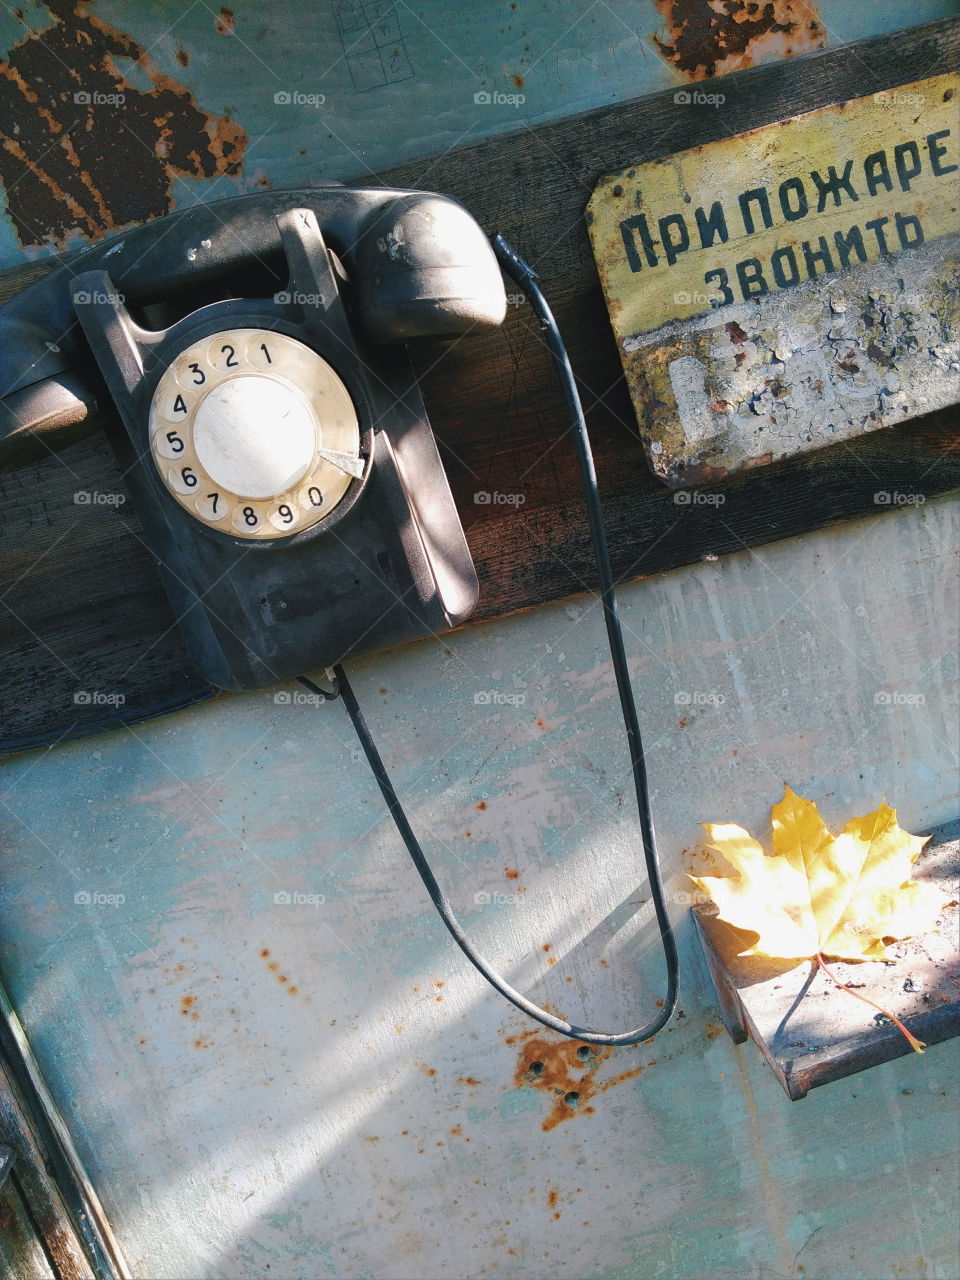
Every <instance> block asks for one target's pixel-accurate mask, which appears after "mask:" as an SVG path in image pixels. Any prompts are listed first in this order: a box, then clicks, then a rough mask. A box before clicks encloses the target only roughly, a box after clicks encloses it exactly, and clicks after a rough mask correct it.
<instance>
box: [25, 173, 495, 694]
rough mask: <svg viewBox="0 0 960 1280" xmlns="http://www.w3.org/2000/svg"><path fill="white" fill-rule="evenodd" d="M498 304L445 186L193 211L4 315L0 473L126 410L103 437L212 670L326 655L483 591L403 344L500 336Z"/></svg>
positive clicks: (426, 618) (338, 655)
mask: <svg viewBox="0 0 960 1280" xmlns="http://www.w3.org/2000/svg"><path fill="white" fill-rule="evenodd" d="M247 290H249V292H247ZM266 290H269V292H268V294H267V296H257V295H258V294H260V295H263V294H264V291H266ZM218 295H219V296H218ZM238 295H239V296H238ZM505 310H506V298H505V294H504V288H503V281H502V278H501V276H500V271H499V268H498V266H497V262H496V258H495V257H494V254H493V252H492V250H491V248H490V245H489V243H488V241H487V239H486V237H485V236H484V235H483V232H482V231H481V230H480V228H479V227H478V226H477V224H476V223H475V222H474V221H473V219H472V218H471V217H470V215H469V214H468V213H467V212H466V210H464V209H463V208H462V207H461V206H460V205H458V204H456V203H455V202H454V201H452V200H450V199H448V198H446V197H443V196H438V195H432V194H429V193H424V192H413V191H392V190H386V189H374V190H356V189H347V188H343V187H339V186H329V187H318V188H315V189H311V190H308V191H291V192H286V193H267V194H263V195H254V196H241V197H237V198H235V199H231V200H226V201H221V202H217V203H216V204H213V205H201V206H197V207H195V208H193V209H189V210H185V211H183V212H180V213H175V214H172V215H170V216H169V217H166V218H163V219H160V220H158V221H156V222H153V223H149V224H147V225H145V226H143V227H140V228H137V229H136V230H135V231H131V232H128V233H126V234H125V235H123V236H122V237H120V238H119V239H117V240H115V241H112V242H108V243H106V244H104V245H102V246H98V247H97V248H95V249H93V250H90V251H89V252H87V253H84V254H83V255H82V256H81V257H79V258H78V259H75V260H73V261H72V262H70V263H69V264H67V265H66V266H63V267H61V268H59V269H58V270H56V271H55V272H53V273H52V274H51V275H49V276H47V277H45V278H44V279H43V280H41V281H39V282H38V283H36V284H34V285H33V286H31V287H30V288H28V289H26V290H25V291H24V292H23V293H21V294H19V295H18V296H17V297H16V298H15V299H14V300H13V302H11V303H9V304H8V305H7V306H6V307H4V308H3V309H2V310H0V392H2V395H3V402H4V407H5V409H6V410H7V412H6V413H5V414H4V415H3V418H4V421H3V422H2V423H0V432H2V435H0V465H3V466H7V467H9V466H16V465H21V464H22V463H23V462H24V461H25V460H27V459H28V458H29V457H30V456H41V455H43V454H45V453H46V452H47V450H49V449H55V448H57V447H60V446H62V445H63V444H65V443H68V442H69V441H71V440H73V439H75V438H77V436H78V435H80V434H83V433H84V432H86V431H89V430H91V429H92V428H93V427H94V426H97V425H100V424H102V423H104V422H105V421H106V420H108V418H109V417H110V410H111V407H112V408H113V409H114V410H115V413H116V414H118V415H119V417H120V419H121V421H122V423H123V426H124V428H125V433H123V434H120V433H114V434H113V435H112V437H111V443H112V444H113V446H114V449H115V452H116V453H117V455H118V458H119V460H120V464H121V467H122V469H123V470H124V471H125V473H126V477H127V480H128V482H129V485H130V488H131V491H132V493H133V497H134V501H135V505H136V508H137V512H138V515H139V516H140V519H141V523H142V524H143V527H144V531H145V534H146V537H147V540H148V542H149V544H150V546H151V549H152V550H153V551H154V552H155V553H156V556H157V559H158V562H159V567H160V572H161V575H162V576H163V579H164V584H165V586H166V590H167V593H168V595H169V596H170V598H171V601H172V603H173V606H174V610H175V612H176V614H177V618H178V621H179V623H180V627H181V630H182V631H183V633H184V637H185V640H186V642H187V645H188V648H189V649H190V651H191V654H192V656H193V658H194V661H195V663H196V665H197V667H198V669H199V670H200V672H201V673H202V674H203V675H204V677H205V678H206V679H207V680H209V681H210V683H211V684H214V685H216V686H218V687H219V688H223V689H233V690H240V689H252V688H257V687H260V686H263V685H266V684H270V683H273V682H274V681H277V680H282V679H286V678H289V677H291V676H296V675H300V674H302V673H303V672H304V671H307V670H312V669H316V668H321V667H329V666H331V665H333V664H334V663H338V662H340V661H342V660H343V659H344V658H345V657H347V656H350V655H355V654H359V653H364V652H368V651H371V650H375V649H380V648H384V647H386V646H388V645H392V644H396V643H399V642H401V641H404V640H407V639H412V638H415V637H419V636H424V635H427V634H430V633H432V632H436V631H438V630H442V629H445V628H446V627H449V626H453V625H456V624H457V623H459V622H461V621H463V619H464V618H466V617H467V616H469V614H470V613H471V612H472V610H473V608H474V606H475V604H476V599H477V591H478V584H477V578H476V573H475V571H474V568H473V563H472V560H471V558H470V554H469V551H468V549H467V545H466V541H465V539H464V536H463V531H462V528H461V526H460V521H459V518H458V516H457V512H456V508H455V506H454V503H453V499H452V496H451V494H450V489H449V485H448V483H447V479H446V476H445V474H444V471H443V468H442V466H441V463H440V458H439V455H438V452H437V447H436V444H435V441H434V438H433V434H432V432H431V430H430V426H429V422H428V420H427V416H426V412H425V410H424V406H423V402H422V400H421V398H420V394H419V391H418V389H417V386H416V383H415V381H414V378H413V375H412V372H411V368H410V364H409V361H408V359H407V358H406V353H405V352H403V351H402V350H400V349H398V346H397V344H401V343H404V342H408V341H411V340H413V339H417V338H433V339H438V338H446V337H451V336H454V335H458V334H465V333H469V332H470V331H472V330H475V329H481V330H482V329H485V328H491V327H495V326H497V325H499V324H500V323H501V322H502V320H503V317H504V313H505ZM84 340H85V343H86V345H85V344H84ZM91 364H93V365H95V367H96V370H97V371H99V374H100V377H101V378H102V380H103V383H104V384H105V387H106V393H107V395H106V396H104V395H103V392H102V391H101V390H100V388H99V387H98V385H97V382H96V380H95V378H94V377H91V370H90V366H91Z"/></svg>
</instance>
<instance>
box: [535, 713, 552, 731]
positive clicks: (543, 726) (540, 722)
mask: <svg viewBox="0 0 960 1280" xmlns="http://www.w3.org/2000/svg"><path fill="white" fill-rule="evenodd" d="M537 728H538V729H544V730H546V731H547V732H549V730H550V726H549V725H548V724H547V722H546V720H544V718H543V717H542V716H540V717H539V719H538V720H537Z"/></svg>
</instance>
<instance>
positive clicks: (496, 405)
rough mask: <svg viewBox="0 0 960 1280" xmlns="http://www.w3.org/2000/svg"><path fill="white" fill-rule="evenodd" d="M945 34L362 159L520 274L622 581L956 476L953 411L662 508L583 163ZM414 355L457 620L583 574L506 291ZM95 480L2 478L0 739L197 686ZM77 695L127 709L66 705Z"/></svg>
mask: <svg viewBox="0 0 960 1280" xmlns="http://www.w3.org/2000/svg"><path fill="white" fill-rule="evenodd" d="M958 49H960V22H957V21H945V22H940V23H935V24H931V25H930V26H928V27H924V28H918V29H916V30H914V31H911V32H906V33H898V35H897V36H896V38H894V37H882V38H879V39H877V40H871V41H866V42H864V43H862V44H859V45H857V46H855V47H851V48H839V49H836V50H831V51H828V52H825V53H822V54H814V55H810V56H809V57H806V58H800V59H796V60H793V61H791V62H785V63H777V64H775V65H774V64H771V65H768V66H761V67H757V68H753V69H751V70H749V71H745V72H742V73H737V74H735V75H731V76H727V77H724V81H723V83H724V86H725V87H726V91H728V92H729V98H730V105H729V107H728V108H727V111H726V112H725V114H724V116H723V118H722V120H721V119H719V118H718V117H717V113H716V112H715V111H713V110H711V109H705V110H697V109H691V108H690V107H687V106H680V107H678V106H677V104H675V103H674V101H673V93H672V91H671V92H669V93H665V94H658V95H654V96H651V97H646V98H643V99H642V100H638V101H636V102H631V103H621V104H618V105H616V106H613V107H610V108H604V109H601V110H597V111H593V112H590V113H588V114H585V115H583V116H572V117H568V118H566V119H562V120H558V121H556V122H553V123H550V124H546V125H543V126H542V127H540V128H539V129H538V130H537V131H536V132H535V133H534V132H532V131H531V130H529V129H523V130H520V131H519V132H517V133H515V134H512V135H510V136H508V137H503V138H498V139H496V140H494V141H489V142H483V143H479V144H477V145H476V146H472V147H467V148H461V149H459V150H457V151H453V152H450V153H448V154H445V155H443V156H439V157H436V158H434V159H432V160H430V161H416V162H411V163H408V164H405V165H402V166H398V167H396V168H394V169H391V170H389V171H387V172H382V173H380V174H379V175H378V178H379V180H380V181H383V182H384V183H386V184H388V185H394V186H413V187H427V188H433V189H436V190H440V191H445V192H448V193H449V194H451V195H453V196H455V197H457V198H459V199H460V200H462V201H463V203H464V204H465V205H466V206H467V207H468V208H469V209H470V210H471V211H472V212H473V213H474V214H475V216H476V217H477V218H478V220H479V221H480V222H481V224H482V225H483V226H484V228H485V229H486V230H487V231H489V232H491V233H492V232H495V231H497V230H500V231H503V233H504V234H505V235H506V236H507V238H508V239H509V240H510V241H511V242H512V243H513V244H514V245H515V247H516V248H517V249H518V251H519V252H521V253H522V254H523V255H524V257H526V259H527V260H528V261H529V262H531V263H532V264H533V265H534V266H535V268H536V269H537V271H538V272H539V274H540V277H541V280H542V283H543V285H544V288H545V289H546V291H547V293H548V295H549V297H550V300H551V303H552V305H553V306H554V309H555V311H556V314H557V316H558V320H559V323H560V325H561V329H562V331H563V333H564V336H565V338H566V340H567V342H568V345H569V349H570V357H571V361H572V364H573V367H574V369H575V370H576V371H577V374H578V377H579V378H580V381H581V389H582V394H583V399H584V407H585V410H586V413H587V417H588V422H589V426H590V431H591V438H592V440H593V444H594V449H595V453H596V456H597V470H598V476H599V481H600V487H601V495H602V498H603V502H604V509H605V513H606V515H607V520H608V529H609V536H610V543H611V552H612V556H613V560H614V568H615V571H616V573H617V576H618V578H619V579H620V580H621V581H626V580H629V579H632V578H637V577H640V576H644V575H647V574H651V573H656V572H659V571H661V570H663V569H668V568H672V567H675V566H679V565H682V564H691V563H696V562H697V561H699V560H702V559H705V558H712V557H715V556H720V555H723V554H724V553H725V552H729V551H734V550H738V549H741V548H743V547H745V546H754V545H758V544H761V543H764V542H770V541H773V540H776V539H779V538H788V537H792V536H795V535H797V534H801V533H804V532H807V531H809V530H811V529H814V528H818V527H821V526H823V525H825V524H830V523H832V522H834V521H837V520H843V519H852V518H856V517H858V516H862V515H865V514H868V513H869V514H872V513H875V512H876V511H878V510H879V509H883V508H884V506H887V507H889V508H893V507H895V506H898V505H902V504H903V503H904V502H910V503H911V504H916V505H920V504H921V503H922V502H923V501H926V500H929V499H930V498H932V497H933V496H935V495H937V494H942V493H945V492H948V491H951V490H953V489H955V488H957V487H958V485H960V455H958V452H957V450H956V447H955V446H956V423H955V414H954V413H953V411H952V410H946V411H942V412H940V413H935V414H930V415H926V416H925V417H923V418H918V419H914V420H913V421H912V422H910V423H909V424H907V425H903V426H897V427H893V428H891V429H889V430H887V431H882V432H872V433H870V434H869V435H866V436H864V437H862V438H860V439H859V440H857V441H856V442H855V447H852V448H851V447H850V445H849V444H846V443H844V444H841V445H839V446H834V447H832V448H827V449H823V450H820V451H819V452H817V453H814V454H809V455H805V456H799V457H795V458H790V459H786V460H784V461H783V462H781V463H779V464H777V465H776V466H773V467H766V468H763V469H762V470H759V471H755V472H752V473H744V474H741V475H739V476H734V477H732V478H731V479H728V480H726V481H725V482H724V484H723V487H722V491H721V490H718V491H717V492H716V493H709V494H704V495H701V496H702V497H703V498H704V499H709V501H706V500H705V501H697V502H688V503H686V504H685V505H684V504H683V503H682V502H676V501H674V495H672V494H671V493H669V492H668V491H667V490H666V489H665V488H664V486H663V485H662V484H661V483H660V482H659V481H657V480H656V479H655V478H654V477H653V476H652V475H651V473H650V471H649V469H648V467H647V464H646V460H645V456H644V451H643V448H642V446H641V443H640V441H639V438H638V435H637V429H636V417H635V414H634V412H633V409H632V406H631V403H630V399H629V396H628V394H627V389H626V384H625V382H624V380H623V377H622V371H621V368H620V363H619V359H618V355H617V349H616V344H615V343H614V341H613V339H612V336H611V333H610V327H609V323H608V320H607V315H606V311H605V308H604V305H603V299H602V295H601V291H600V289H599V286H598V282H597V275H596V270H595V267H594V263H593V260H592V255H591V252H590V246H589V242H588V237H587V230H586V226H585V221H584V216H583V215H584V208H585V206H586V203H587V200H588V198H589V193H590V192H591V191H592V189H593V187H594V186H595V184H596V182H597V180H598V178H599V177H600V176H601V175H602V174H604V173H609V172H611V171H612V170H613V169H614V168H615V167H616V166H617V165H618V164H622V162H623V157H624V155H625V154H634V155H637V157H638V160H639V161H643V160H646V159H652V158H654V157H656V156H660V155H663V154H664V153H665V152H667V151H675V150H682V149H687V148H690V147H695V146H700V145H702V144H704V143H706V142H709V141H712V140H715V139H716V138H717V137H718V136H726V134H727V133H728V132H729V131H731V130H733V131H734V132H744V131H748V130H751V129H755V128H759V127H761V126H762V125H763V124H765V123H767V122H769V121H770V120H771V119H777V118H779V117H782V116H783V115H784V114H799V113H803V112H806V111H809V110H814V109H817V108H819V107H822V106H824V105H825V104H827V103H830V102H835V101H838V100H841V99H843V98H849V97H851V96H852V95H853V94H854V92H859V93H861V94H862V93H875V92H882V91H887V90H889V89H891V88H892V87H894V86H896V85H897V84H899V83H901V82H902V81H907V82H913V81H916V80H918V79H921V78H923V77H925V76H926V77H929V76H934V75H942V74H947V73H948V72H950V71H951V70H952V69H954V68H955V66H956V63H957V58H958ZM644 140H647V141H645V142H644ZM638 144H639V145H640V146H641V151H640V152H638V150H637V148H638ZM25 270H27V271H28V272H29V273H30V274H31V275H35V274H36V271H37V268H36V266H33V267H30V268H28V269H25ZM415 360H416V363H417V366H418V369H419V370H420V371H421V385H422V387H423V390H424V397H425V400H426V403H427V407H428V411H429V413H430V416H431V421H432V423H433V426H434V428H435V430H436V432H437V436H438V440H439V444H440V450H441V455H442V457H443V460H444V464H445V466H446V468H447V472H448V475H449V478H450V482H451V487H452V489H453V493H454V498H455V500H456V502H457V506H458V509H459V512H460V516H461V519H462V521H463V524H464V527H465V529H466V533H467V539H468V542H469V545H470V549H471V552H472V554H473V557H474V560H475V562H476V564H477V569H478V573H479V576H480V580H481V599H480V605H479V608H478V610H477V613H476V615H475V619H474V620H475V621H483V620H485V619H489V618H493V617H498V616H502V615H505V614H509V613H513V612H515V611H517V610H519V609H523V608H528V607H530V606H533V605H537V604H541V603H543V602H545V601H548V600H553V599H557V598H561V597H564V596H569V595H572V594H575V593H582V592H584V591H587V590H590V589H591V588H592V587H593V584H594V582H595V573H594V569H593V565H592V556H591V552H590V546H589V539H588V533H587V526H586V520H585V516H584V514H583V503H582V496H581V488H580V479H579V472H578V468H577V464H576V459H575V454H574V450H573V448H572V445H571V442H570V440H569V437H568V435H567V421H566V415H565V412H564V409H563V405H562V402H561V400H560V397H559V395H558V391H557V386H556V382H555V379H554V376H553V372H552V369H551V366H550V362H549V359H548V357H547V355H546V352H545V350H544V347H543V343H542V336H541V334H540V332H539V328H538V325H537V324H536V322H535V321H534V320H533V318H532V317H531V314H530V307H529V306H528V305H527V304H526V301H525V299H524V298H523V297H522V296H520V295H519V294H517V295H514V305H513V306H512V307H511V308H510V314H509V316H508V319H507V323H506V324H505V325H504V327H503V330H502V331H501V332H500V333H497V334H494V335H491V336H490V337H484V338H471V339H470V340H469V341H464V342H461V343H457V344H455V345H454V346H453V347H451V348H450V349H447V350H444V349H443V348H440V347H435V346H428V347H425V348H423V349H422V350H421V351H419V352H418V353H416V355H415ZM94 490H100V491H103V492H111V493H116V492H119V493H123V492H124V489H123V484H122V481H121V480H120V479H119V477H118V476H117V474H116V467H115V463H114V461H113V456H112V453H111V451H110V449H109V446H108V444H107V442H106V440H105V439H103V438H101V437H97V438H92V439H90V440H87V441H85V442H82V443H81V444H78V445H76V446H74V447H73V448H72V449H71V450H69V451H67V452H65V453H63V454H61V455H59V456H58V457H57V458H51V459H48V460H47V461H46V462H44V463H42V464H39V465H37V466H35V467H33V468H31V469H29V470H28V471H23V472H20V473H18V474H17V475H15V476H12V477H4V478H3V482H2V485H0V493H2V496H3V500H4V501H3V507H2V513H3V514H2V525H0V549H2V552H3V555H2V568H0V575H2V577H0V596H2V598H3V602H4V606H5V608H4V611H3V613H2V615H0V650H2V651H3V653H4V654H5V660H4V676H5V688H4V705H5V708H6V710H7V717H6V722H5V732H4V739H3V742H4V744H5V745H6V747H7V749H16V748H22V747H26V746H29V745H33V744H36V743H38V742H50V741H56V740H57V739H59V738H61V737H70V736H75V735H77V734H79V733H83V732H89V731H91V730H93V729H95V728H101V727H107V726H109V725H111V724H118V723H124V722H133V721H136V720H138V719H141V718H143V717H144V716H146V715H150V714H156V713H158V712H162V711H165V710H169V709H171V708H173V707H176V706H180V705H183V703H184V702H185V701H189V700H191V699H192V698H195V697H199V696H204V695H205V694H206V693H208V692H209V690H208V689H207V688H206V686H204V685H203V684H202V682H200V680H199V678H198V676H197V674H196V672H195V671H194V670H193V668H192V666H191V664H190V662H189V659H188V658H187V656H186V654H185V652H184V650H183V646H182V643H181V641H180V638H179V633H178V632H177V630H176V625H175V622H174V619H173V617H172V614H171V612H170V610H169V608H168V606H167V604H166V601H165V599H164V598H163V594H162V590H161V588H160V584H159V580H158V579H157V577H156V575H155V572H154V570H153V567H152V565H151V564H150V559H149V556H148V554H147V552H146V550H145V548H144V546H143V543H142V537H141V534H140V530H139V526H138V523H137V520H136V516H135V513H134V512H133V511H132V509H131V504H129V503H126V504H125V505H123V506H119V507H111V506H98V505H96V504H94V503H90V504H87V505H85V506H80V505H77V503H76V501H75V495H76V493H77V492H79V491H94ZM481 495H489V496H490V498H491V500H490V501H489V502H484V501H483V498H482V496H481ZM504 497H508V498H512V499H514V500H513V501H509V502H505V501H503V500H502V499H503V498H504ZM521 499H522V501H521ZM78 692H81V693H91V694H107V695H108V696H109V695H120V696H121V697H122V698H123V702H122V704H119V705H117V704H115V703H114V704H110V703H104V702H103V701H99V702H97V701H94V700H92V699H91V700H90V701H87V702H85V703H77V702H76V700H75V699H76V695H77V693H78Z"/></svg>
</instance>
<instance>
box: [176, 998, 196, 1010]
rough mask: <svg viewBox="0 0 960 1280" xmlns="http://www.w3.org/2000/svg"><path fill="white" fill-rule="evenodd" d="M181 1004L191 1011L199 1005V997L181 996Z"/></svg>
mask: <svg viewBox="0 0 960 1280" xmlns="http://www.w3.org/2000/svg"><path fill="white" fill-rule="evenodd" d="M180 1003H181V1004H182V1005H183V1007H184V1009H189V1008H191V1007H192V1006H193V1005H195V1004H196V1003H197V997H196V996H181V997H180Z"/></svg>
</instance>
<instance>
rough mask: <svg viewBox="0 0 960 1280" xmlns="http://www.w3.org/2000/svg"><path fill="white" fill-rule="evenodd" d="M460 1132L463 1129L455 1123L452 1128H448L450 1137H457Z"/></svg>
mask: <svg viewBox="0 0 960 1280" xmlns="http://www.w3.org/2000/svg"><path fill="white" fill-rule="evenodd" d="M462 1133H463V1129H462V1128H461V1127H460V1125H458V1124H455V1125H454V1126H453V1128H452V1129H451V1130H450V1136H451V1138H459V1137H460V1135H461V1134H462Z"/></svg>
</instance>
